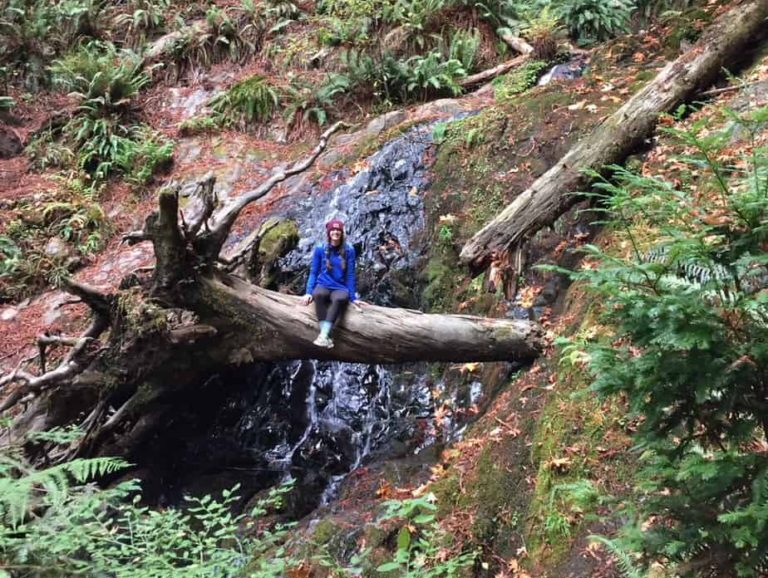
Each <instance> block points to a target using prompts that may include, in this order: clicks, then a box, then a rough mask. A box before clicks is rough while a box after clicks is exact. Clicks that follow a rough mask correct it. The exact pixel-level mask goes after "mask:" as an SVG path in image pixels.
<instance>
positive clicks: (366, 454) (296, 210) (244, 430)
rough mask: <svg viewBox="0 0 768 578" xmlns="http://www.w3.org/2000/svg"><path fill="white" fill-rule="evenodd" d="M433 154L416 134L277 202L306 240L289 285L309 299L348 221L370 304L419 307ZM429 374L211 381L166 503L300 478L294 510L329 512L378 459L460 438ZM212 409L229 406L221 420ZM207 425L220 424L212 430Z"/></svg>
mask: <svg viewBox="0 0 768 578" xmlns="http://www.w3.org/2000/svg"><path fill="white" fill-rule="evenodd" d="M432 148H433V143H432V136H431V126H429V125H423V126H420V127H416V128H413V129H411V130H409V131H408V132H407V133H405V134H404V135H402V136H400V137H398V138H395V139H393V140H392V141H390V142H388V143H387V144H385V145H384V146H383V147H382V148H381V149H380V150H379V151H378V152H376V153H375V154H374V155H372V156H371V157H369V158H368V159H366V161H365V162H363V163H358V165H357V166H356V170H354V171H353V170H350V169H345V170H342V171H338V172H336V173H334V174H331V175H326V176H325V177H324V178H323V179H322V180H321V181H320V182H318V183H316V184H314V185H312V186H311V188H310V190H309V191H307V192H306V193H299V194H297V195H292V196H291V198H289V199H287V200H285V201H284V202H283V204H282V205H278V206H277V207H276V208H275V210H274V213H273V216H279V217H282V218H288V219H292V220H294V221H295V222H296V223H297V224H298V227H299V230H300V236H301V242H300V243H299V245H298V246H297V248H296V249H295V250H293V251H292V252H291V253H289V254H288V255H286V256H285V257H284V258H283V259H282V260H281V261H280V263H279V265H280V270H281V280H280V283H281V284H283V285H288V286H291V287H292V289H293V290H294V291H295V292H297V293H301V292H303V284H304V283H305V282H306V275H307V270H308V263H309V260H310V255H311V252H312V249H313V247H314V245H315V244H316V243H317V242H321V241H322V240H323V239H324V234H325V229H324V223H325V222H326V221H327V220H329V219H331V218H340V219H342V220H344V222H345V228H346V233H347V239H348V242H350V243H352V244H353V245H354V246H355V248H356V250H357V252H358V268H359V275H358V278H359V283H358V285H359V292H360V294H361V297H362V298H363V299H365V300H366V301H370V302H372V303H376V304H379V305H391V306H396V307H403V306H405V307H418V306H419V303H418V301H417V296H418V295H420V293H421V291H420V288H419V286H418V283H419V281H418V279H417V278H416V277H417V276H416V274H415V270H416V269H417V267H418V266H419V265H420V263H421V260H422V259H423V257H424V256H425V254H426V252H427V246H426V242H427V241H426V236H425V235H424V225H425V214H424V204H423V200H422V199H423V196H424V195H425V193H426V192H427V191H428V188H429V176H428V168H429V164H430V161H431V158H432V157H433V152H434V151H433V150H432ZM370 346H371V347H372V348H375V347H376V343H371V344H370ZM427 370H428V366H427V365H426V364H409V365H399V366H380V365H366V364H359V363H339V362H319V361H315V360H296V361H291V362H286V363H275V364H264V363H260V364H255V365H253V366H251V367H249V368H246V369H244V370H237V371H234V372H233V373H232V374H230V375H222V376H217V377H216V378H211V380H209V382H208V383H206V384H205V385H204V386H203V387H202V388H201V395H199V396H197V398H196V401H195V402H194V404H193V405H190V407H189V408H188V409H187V411H186V412H184V411H180V412H179V414H180V415H179V418H178V420H179V425H178V428H179V429H178V432H179V433H178V434H177V435H178V436H179V437H182V436H184V438H185V440H184V443H183V444H181V445H179V444H178V443H175V444H174V443H171V442H168V443H166V444H164V447H163V449H162V450H161V451H160V453H161V454H162V455H163V456H166V459H167V456H168V454H173V458H172V459H171V460H169V461H168V463H167V464H166V469H167V474H166V476H165V477H164V479H161V480H159V487H162V488H163V492H164V494H163V495H162V496H160V501H167V502H172V501H175V500H177V499H178V498H179V496H180V495H181V494H182V493H199V492H201V491H210V490H211V489H212V486H213V487H227V486H228V485H232V483H233V482H235V481H236V482H238V483H241V484H242V485H243V492H242V493H243V494H244V495H248V494H249V493H250V494H252V493H253V492H254V491H257V490H259V489H261V488H264V487H266V486H268V485H271V484H274V483H278V482H280V481H284V480H286V479H289V478H291V479H295V480H296V483H297V486H298V488H299V492H297V494H298V495H299V496H300V498H299V499H298V502H299V503H295V504H294V512H295V513H297V514H301V513H307V512H309V511H311V510H312V509H313V508H314V507H316V506H317V505H319V504H324V503H328V502H329V501H331V500H332V499H333V498H334V497H335V495H336V493H337V492H338V489H339V486H340V484H341V483H342V482H343V480H344V478H345V476H346V475H347V474H348V473H349V472H350V471H353V470H354V469H356V468H358V467H360V466H362V465H364V464H365V463H367V462H368V461H369V460H372V459H375V458H384V457H404V456H407V455H412V454H414V453H418V452H420V451H423V450H424V449H425V448H427V447H429V446H430V445H433V444H435V443H441V442H445V441H449V440H450V439H451V438H453V437H455V436H456V435H458V434H459V433H460V431H461V430H460V428H461V424H460V423H458V422H454V420H453V419H452V418H451V417H445V418H441V419H442V420H443V423H439V424H436V423H434V419H433V418H434V414H435V403H436V402H435V398H436V397H439V398H440V399H441V401H440V403H443V402H444V401H445V398H446V397H450V396H451V395H454V394H452V393H450V392H445V391H444V390H445V386H444V385H443V384H442V383H440V382H439V381H438V382H435V380H433V379H432V378H430V377H429V374H428V371H427ZM206 392H209V393H208V394H206ZM467 392H469V393H467ZM467 392H465V393H464V394H463V395H462V396H458V397H457V398H456V399H454V400H452V401H450V402H449V405H450V406H454V407H468V406H469V405H471V404H473V403H476V402H477V401H478V397H479V395H480V384H479V382H477V383H474V384H472V386H471V387H470V388H469V389H468V390H467ZM222 395H223V396H224V399H223V400H222V399H221V396H222ZM456 395H457V394H456ZM213 404H215V407H218V408H219V409H218V411H217V412H213V414H212V412H211V411H210V408H211V407H212V406H214V405H213ZM184 416H188V417H189V419H190V420H192V421H193V423H192V424H190V423H189V422H185V420H184ZM193 416H194V417H193ZM200 416H209V417H208V418H206V421H205V422H201V421H199V420H200ZM182 429H183V431H184V433H181V431H182ZM173 431H174V429H173V427H172V428H171V430H170V433H169V435H171V436H173V435H174V433H173Z"/></svg>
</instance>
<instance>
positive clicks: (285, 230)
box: [248, 220, 299, 289]
mask: <svg viewBox="0 0 768 578" xmlns="http://www.w3.org/2000/svg"><path fill="white" fill-rule="evenodd" d="M262 230H264V231H265V233H264V235H263V236H262V238H261V241H260V242H259V244H258V246H257V247H254V250H253V251H252V253H251V258H250V261H249V263H248V276H249V277H250V278H251V279H252V280H254V281H255V282H258V284H259V285H260V286H261V287H265V288H267V289H277V288H278V286H279V284H280V281H281V278H280V267H279V266H278V260H279V259H280V258H281V257H284V256H285V255H287V254H288V253H290V252H291V251H292V250H293V249H295V248H296V245H298V243H299V226H298V225H297V224H296V222H295V221H290V220H283V221H280V220H270V221H268V222H267V223H265V224H264V225H263V226H262Z"/></svg>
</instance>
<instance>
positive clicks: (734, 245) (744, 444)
mask: <svg viewBox="0 0 768 578" xmlns="http://www.w3.org/2000/svg"><path fill="white" fill-rule="evenodd" d="M732 117H733V120H734V122H733V126H732V127H731V128H730V129H728V130H726V131H716V130H712V129H711V128H710V127H708V126H707V120H706V119H704V120H701V121H697V122H695V123H694V124H693V125H692V128H691V129H690V130H689V131H685V132H683V131H673V134H674V135H675V136H676V137H677V138H679V139H680V140H681V141H682V144H683V145H684V146H685V147H686V148H687V150H690V151H692V154H690V155H689V156H686V157H683V158H681V159H679V162H681V163H685V164H686V165H687V166H688V167H689V169H688V170H687V171H685V172H684V173H683V174H682V177H683V178H681V184H677V185H673V184H672V183H669V182H667V181H664V180H661V179H658V178H653V177H643V176H639V175H635V174H633V173H631V172H628V171H626V170H624V169H620V168H615V169H614V170H615V171H616V175H617V177H618V178H619V179H620V181H619V183H618V184H610V183H607V182H602V183H601V184H599V185H598V189H599V190H601V192H602V193H609V196H608V197H607V198H606V199H605V202H606V203H607V210H609V211H610V212H611V213H612V214H614V215H617V217H616V221H615V226H616V227H617V228H618V229H619V231H620V233H617V234H620V235H621V237H623V239H624V241H625V242H626V243H627V245H628V247H629V248H630V249H631V254H630V255H629V256H628V257H626V258H621V257H617V256H613V255H609V254H606V253H605V252H603V251H602V250H600V249H599V248H598V247H589V248H588V250H587V251H588V254H589V255H590V257H591V259H593V260H595V261H596V262H597V267H594V268H593V267H589V268H585V269H583V270H582V271H581V272H579V273H578V274H576V278H578V279H582V280H584V281H585V282H586V283H587V287H588V289H589V290H590V291H591V292H592V293H594V294H595V296H596V298H597V301H599V302H600V303H602V304H604V310H603V314H602V321H603V322H604V323H605V324H606V325H607V326H609V327H611V328H612V330H613V334H612V335H611V337H610V339H609V340H606V341H602V342H590V343H589V344H588V346H587V347H586V354H587V356H588V357H587V359H588V360H589V364H588V367H589V370H590V371H591V373H592V375H593V377H594V382H593V385H592V387H593V388H594V389H595V390H596V391H598V392H600V393H601V394H603V395H621V396H626V399H627V400H628V403H629V406H630V409H631V411H632V413H633V414H634V415H635V416H637V417H639V420H638V421H639V426H638V428H639V429H638V431H637V433H636V437H637V444H638V447H639V448H640V449H641V450H642V452H643V453H642V456H641V459H642V463H643V464H644V470H643V472H642V484H641V486H640V487H639V488H638V492H639V493H640V494H641V496H640V499H639V500H638V502H637V503H638V504H639V506H638V508H639V512H638V517H637V526H636V527H634V528H630V529H628V536H629V539H628V543H629V544H630V545H631V546H634V547H635V548H639V549H641V550H642V551H643V552H645V553H646V554H648V555H649V556H650V557H651V559H666V560H668V561H670V562H673V563H677V562H682V563H687V562H689V561H695V563H696V564H697V565H699V566H701V567H702V568H706V571H707V572H708V573H710V575H718V576H725V575H729V576H730V575H734V574H736V575H738V576H758V575H762V574H761V572H762V569H764V568H765V567H766V564H768V525H766V524H765V520H766V519H768V459H767V458H766V453H765V449H764V448H765V443H766V442H765V440H766V437H767V436H768V421H766V418H765V416H766V415H768V402H767V401H766V395H765V387H766V385H765V376H766V375H768V345H767V344H768V291H766V287H768V257H767V256H766V254H765V246H766V243H768V149H766V148H765V147H764V146H760V144H759V140H758V139H757V135H758V134H759V131H761V130H764V126H765V122H766V121H768V108H763V109H760V110H757V111H754V112H751V113H749V114H747V115H745V116H742V117H737V116H736V115H732ZM737 128H738V130H739V131H741V133H742V134H746V135H747V137H748V140H749V144H748V146H749V147H750V150H752V152H753V154H752V155H751V157H750V158H749V159H744V160H745V161H746V162H741V161H742V159H735V162H733V163H729V164H727V165H726V164H723V162H720V161H718V160H717V159H718V158H721V155H722V154H723V153H724V152H725V149H726V147H730V146H733V143H732V136H733V134H734V130H736V129H737ZM697 174H698V175H705V176H704V177H702V178H701V180H700V181H699V183H698V186H696V185H693V184H691V182H690V180H691V178H692V177H693V175H697ZM638 230H642V231H651V232H652V233H653V241H652V242H650V241H645V242H643V241H642V240H641V239H640V238H638V236H637V231H638ZM571 347H579V346H577V345H573V344H572V345H571Z"/></svg>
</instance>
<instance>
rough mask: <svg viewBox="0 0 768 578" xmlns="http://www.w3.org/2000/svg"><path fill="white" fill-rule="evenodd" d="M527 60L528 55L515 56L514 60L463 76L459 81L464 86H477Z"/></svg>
mask: <svg viewBox="0 0 768 578" xmlns="http://www.w3.org/2000/svg"><path fill="white" fill-rule="evenodd" d="M526 60H528V57H527V56H518V57H517V58H513V59H512V60H507V61H506V62H502V63H501V64H499V65H498V66H494V67H493V68H489V69H487V70H483V71H482V72H478V73H477V74H473V75H471V76H467V77H466V78H463V79H462V80H461V81H460V82H459V84H460V85H461V86H462V87H464V88H467V87H468V86H475V85H477V84H481V83H483V82H488V81H489V80H493V79H494V78H496V77H497V76H501V75H502V74H506V73H507V72H509V71H510V70H512V69H513V68H517V67H518V66H520V65H521V64H522V63H523V62H525V61H526Z"/></svg>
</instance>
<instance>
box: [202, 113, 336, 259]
mask: <svg viewBox="0 0 768 578" xmlns="http://www.w3.org/2000/svg"><path fill="white" fill-rule="evenodd" d="M348 126H349V125H348V124H347V123H345V122H341V121H339V122H337V123H335V124H334V125H333V126H331V127H330V128H328V130H326V131H325V132H324V133H323V134H322V135H320V140H319V142H318V143H317V145H316V146H315V148H314V149H313V150H312V152H311V153H310V154H309V155H308V156H306V157H305V158H303V159H301V160H299V161H296V162H295V163H294V164H293V165H292V166H291V167H290V168H288V169H278V170H277V171H276V172H274V173H273V174H272V176H271V177H270V178H269V179H267V180H266V181H265V182H264V183H262V184H261V185H260V186H259V187H258V188H256V189H254V190H252V191H249V192H247V193H245V194H243V195H242V196H241V197H238V198H237V199H235V200H234V201H232V202H231V203H230V204H229V205H228V206H225V207H224V209H223V210H222V211H221V212H220V213H218V214H217V215H214V216H213V218H212V219H211V221H212V223H213V224H212V226H211V229H210V232H208V233H203V234H202V235H201V236H199V237H198V240H199V242H197V243H196V244H195V247H196V249H197V250H198V254H200V255H201V256H203V257H204V258H206V259H207V260H208V261H209V262H213V261H214V260H216V259H217V258H218V256H219V252H220V251H221V247H222V246H223V245H224V241H226V239H227V236H228V235H229V230H230V229H231V228H232V225H234V223H235V220H236V219H237V217H238V215H240V212H241V211H242V210H243V209H244V208H245V207H247V206H248V205H250V204H251V203H253V202H254V201H256V200H258V199H260V198H262V197H263V196H264V195H266V194H267V193H269V192H270V191H271V190H272V189H273V188H274V187H275V186H276V185H277V184H279V183H281V182H283V181H284V180H286V179H287V178H288V177H290V176H293V175H297V174H299V173H302V172H304V171H306V170H307V169H308V168H309V167H311V166H312V164H313V163H314V162H315V160H317V157H319V156H320V153H322V152H323V151H324V150H325V148H326V146H327V145H328V140H329V139H330V137H331V136H332V135H333V134H334V133H336V132H337V131H339V130H341V129H343V128H346V127H348Z"/></svg>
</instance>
